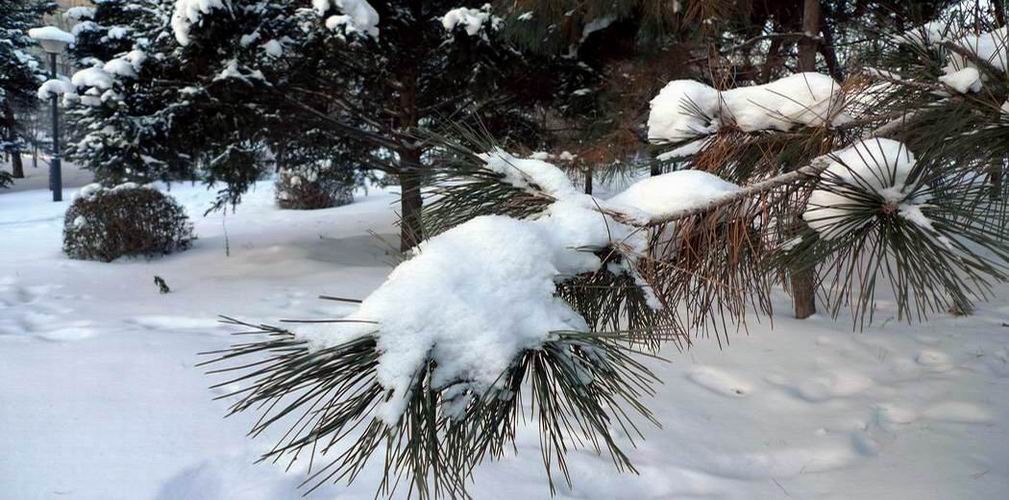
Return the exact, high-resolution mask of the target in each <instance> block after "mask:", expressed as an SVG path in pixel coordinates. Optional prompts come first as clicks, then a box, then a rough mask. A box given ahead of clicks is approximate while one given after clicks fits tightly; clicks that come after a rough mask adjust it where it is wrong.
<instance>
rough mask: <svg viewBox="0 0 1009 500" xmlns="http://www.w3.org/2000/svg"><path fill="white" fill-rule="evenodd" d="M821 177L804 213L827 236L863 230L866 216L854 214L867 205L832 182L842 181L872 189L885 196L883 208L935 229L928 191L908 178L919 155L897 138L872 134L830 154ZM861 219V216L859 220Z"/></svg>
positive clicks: (853, 187) (856, 188) (848, 185)
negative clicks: (918, 190) (921, 191)
mask: <svg viewBox="0 0 1009 500" xmlns="http://www.w3.org/2000/svg"><path fill="white" fill-rule="evenodd" d="M826 161H827V162H828V164H827V168H826V170H824V172H823V173H822V174H821V179H822V180H821V182H824V183H827V185H823V186H821V187H820V188H818V189H816V190H814V191H813V192H812V193H811V194H810V197H809V201H808V202H807V205H806V210H805V212H804V213H803V219H805V221H806V222H807V223H808V224H809V226H810V227H811V228H812V229H813V230H815V231H816V232H817V233H819V234H820V236H821V237H822V238H824V239H828V240H829V239H834V238H838V237H840V236H843V235H845V234H848V233H850V232H852V231H856V230H858V229H859V228H860V227H861V226H862V225H863V224H865V223H866V222H868V221H866V220H862V219H859V218H857V217H855V214H856V213H858V212H860V211H864V209H865V201H864V200H861V199H856V198H854V197H853V196H852V193H851V192H849V191H845V190H839V189H836V188H833V187H832V186H837V185H843V186H845V187H846V188H847V189H850V190H854V191H858V192H872V193H875V194H877V195H879V196H880V197H881V198H882V202H883V204H884V205H885V206H884V207H880V208H882V209H883V211H884V212H886V211H887V210H892V213H895V214H897V215H899V216H901V217H903V218H905V219H907V220H908V221H910V222H913V223H915V224H917V225H918V226H921V227H922V228H923V229H926V230H928V231H929V232H930V233H931V232H932V231H933V227H932V223H931V221H930V220H929V219H928V217H926V216H925V215H924V213H922V211H921V209H922V207H925V206H927V202H928V196H925V195H922V194H919V193H916V192H915V190H916V185H915V184H914V183H912V182H908V177H909V175H910V174H911V171H912V169H914V166H915V158H914V155H913V154H912V153H911V151H909V150H908V149H907V146H905V145H904V144H902V143H900V142H898V141H895V140H892V139H867V140H864V141H860V142H858V143H856V144H855V145H853V146H851V147H849V148H846V149H842V150H840V151H836V152H834V153H831V154H830V155H829V156H828V157H826ZM856 221H858V222H856Z"/></svg>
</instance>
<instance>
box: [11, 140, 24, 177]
mask: <svg viewBox="0 0 1009 500" xmlns="http://www.w3.org/2000/svg"><path fill="white" fill-rule="evenodd" d="M11 177H14V178H15V179H24V178H25V166H24V163H22V162H21V151H20V150H18V149H17V148H15V149H14V151H12V152H11Z"/></svg>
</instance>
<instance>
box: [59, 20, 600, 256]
mask: <svg viewBox="0 0 1009 500" xmlns="http://www.w3.org/2000/svg"><path fill="white" fill-rule="evenodd" d="M458 9H463V10H458ZM467 9H468V10H467ZM464 13H465V14H466V15H462V14H464ZM86 14H87V16H88V20H87V21H85V22H82V23H81V24H80V25H78V26H82V27H81V28H80V30H81V31H80V33H79V36H80V37H81V38H82V40H83V39H84V38H85V37H89V38H90V40H91V41H86V42H85V44H86V45H90V46H92V47H93V48H92V49H80V50H77V51H76V52H75V54H76V56H77V58H78V61H79V62H80V64H81V65H82V66H84V67H85V69H84V70H85V71H89V72H90V73H91V74H90V75H88V77H89V78H88V79H89V80H91V81H93V82H94V83H98V85H90V84H83V85H80V86H79V87H78V92H77V94H79V95H80V100H81V103H82V104H83V105H85V106H88V105H90V106H93V107H94V108H95V109H90V110H88V109H82V108H78V111H79V112H80V113H81V114H82V115H91V116H95V117H98V118H96V120H102V121H105V122H109V123H120V124H121V127H120V126H115V127H107V126H106V127H94V128H91V127H88V126H85V127H80V128H79V130H81V132H82V136H83V138H82V139H81V140H80V141H78V147H77V148H76V149H75V150H74V151H73V154H74V157H75V158H79V159H82V160H84V159H88V161H89V162H93V163H92V164H93V165H94V168H95V169H96V170H98V171H101V172H104V173H107V174H108V175H109V177H110V178H125V179H131V178H138V179H151V178H170V177H177V176H186V177H198V178H202V179H203V180H205V181H207V182H209V183H218V182H220V183H221V184H222V185H223V190H222V191H221V204H224V203H234V202H236V201H237V200H238V199H239V198H240V196H241V193H242V192H244V190H245V189H247V188H248V186H249V185H250V183H251V182H252V181H253V180H254V179H255V178H256V177H257V176H258V175H259V174H260V172H261V171H262V170H263V167H264V166H265V165H264V163H265V162H266V161H267V160H268V159H269V160H273V161H275V162H276V165H277V166H278V168H287V167H292V168H297V167H298V165H297V164H294V163H292V162H296V161H301V159H302V158H303V159H304V161H306V162H315V161H317V160H318V158H319V157H329V158H330V159H332V160H334V161H333V162H332V163H331V164H332V165H334V168H339V169H345V170H369V171H380V172H385V173H388V174H392V175H397V176H399V179H400V180H401V181H402V182H404V183H405V184H406V187H404V192H405V193H407V196H405V197H404V200H405V201H404V208H403V213H405V214H410V213H417V210H419V206H420V204H421V202H420V200H419V189H420V184H421V183H422V180H421V178H422V177H423V173H422V172H423V171H424V170H425V169H427V168H428V167H429V165H427V160H426V158H427V155H426V151H428V150H429V149H430V146H429V145H428V139H426V138H425V137H423V136H424V135H425V134H424V133H422V132H421V130H420V129H421V128H423V129H425V130H439V129H444V128H446V127H447V126H449V124H456V123H460V122H461V123H468V124H470V125H472V126H476V124H477V123H478V122H479V123H482V124H483V125H484V126H488V127H490V128H491V129H493V130H494V133H495V135H496V136H498V137H500V138H501V140H505V141H515V142H520V143H524V144H528V145H529V146H531V147H535V146H538V144H536V141H541V140H542V138H541V136H540V135H539V134H537V133H536V131H537V130H539V129H541V128H542V124H541V123H540V122H538V121H536V120H535V119H534V116H533V111H534V110H535V107H536V105H537V104H538V103H543V102H548V101H550V100H552V99H554V97H555V94H554V92H553V88H552V87H550V85H552V84H550V83H549V82H550V79H548V78H545V77H544V76H543V75H545V74H548V73H549V74H554V75H560V74H564V73H565V72H573V73H584V72H586V70H585V69H583V68H582V67H580V66H578V65H577V64H576V63H575V62H573V61H567V60H565V59H562V58H558V57H553V58H548V57H536V58H531V59H529V58H525V57H522V55H521V54H520V53H518V52H517V51H515V50H514V49H513V48H512V47H510V46H509V45H508V44H506V43H504V42H503V41H502V40H501V38H500V37H499V36H498V34H497V23H496V22H494V21H493V19H494V17H493V15H492V14H491V13H490V10H489V7H484V5H483V4H482V3H478V2H470V3H466V2H463V3H462V4H460V3H458V2H448V1H440V0H439V1H426V2H421V3H419V4H417V3H411V2H402V1H372V2H366V1H363V0H361V1H350V0H316V1H310V0H304V1H298V2H268V1H263V0H231V1H227V2H225V1H217V0H179V1H176V2H156V1H153V0H115V1H105V2H100V3H99V4H98V5H97V7H96V9H95V10H94V11H93V12H87V13H86ZM453 19H458V20H457V21H452V20H453ZM481 19H486V20H487V22H482V21H481V22H480V23H479V25H477V23H476V22H475V21H476V20H481ZM446 20H448V21H446ZM449 21H452V22H449ZM112 33H114V34H116V35H117V36H116V37H111V36H110V34H112ZM105 39H109V40H110V42H109V43H115V44H116V51H115V52H112V53H109V51H108V50H107V48H108V44H106V43H104V42H101V40H105ZM130 54H143V57H142V61H140V62H137V61H136V60H134V58H131V57H130ZM127 63H128V64H127ZM140 65H142V66H143V68H140V69H138V66H140ZM94 68H98V69H97V70H96V69H94ZM134 72H136V73H137V75H134V74H133V73H134ZM100 73H106V74H109V75H110V76H111V77H114V78H113V80H114V81H113V82H112V85H111V86H107V88H104V87H106V85H105V84H106V83H107V81H100V80H98V79H92V78H91V77H92V76H98V75H99V74H100ZM169 103H171V104H169ZM98 104H101V106H96V105H98ZM138 135H139V136H141V137H143V138H144V140H141V141H139V142H140V145H139V147H131V146H130V143H131V142H132V143H136V142H138V141H126V140H124V138H126V137H136V136H138ZM148 137H149V138H150V141H148V140H146V138H148ZM88 145H92V146H88ZM163 146H171V147H163ZM78 151H80V153H78ZM292 151H294V152H305V151H313V154H311V155H308V156H306V155H302V154H288V153H289V152H292ZM114 152H119V153H122V154H121V157H122V158H123V160H124V161H118V162H112V161H109V160H110V159H111V158H112V157H113V156H114V155H115V154H119V153H114ZM183 152H184V153H185V155H183V154H180V153H183ZM98 156H104V157H105V158H104V159H103V160H101V161H96V160H94V158H96V157H98ZM126 169H128V171H127V170H126ZM401 174H402V175H401ZM414 207H418V208H417V209H415V208H414ZM421 230H422V228H421V225H420V223H419V220H417V219H416V217H408V218H407V221H406V223H405V224H404V237H403V239H404V245H405V246H406V247H409V246H411V245H412V244H413V243H415V240H416V236H415V235H419V234H421Z"/></svg>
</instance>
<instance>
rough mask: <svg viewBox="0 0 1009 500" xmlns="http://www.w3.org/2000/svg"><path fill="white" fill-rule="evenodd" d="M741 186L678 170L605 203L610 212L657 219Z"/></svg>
mask: <svg viewBox="0 0 1009 500" xmlns="http://www.w3.org/2000/svg"><path fill="white" fill-rule="evenodd" d="M739 189H740V188H739V186H737V185H735V184H733V183H731V182H728V181H726V180H723V179H722V178H721V177H718V176H717V175H714V174H710V173H708V172H702V171H700V170H679V171H676V172H669V173H666V174H662V175H657V176H654V177H648V178H646V179H642V180H640V181H638V182H635V183H634V184H631V185H630V186H629V187H628V188H627V189H625V190H624V191H622V192H621V193H620V194H618V195H616V196H614V197H612V198H610V199H609V200H607V201H606V204H607V207H608V208H615V209H618V210H627V209H630V210H636V211H638V212H640V213H642V214H643V215H646V216H647V218H649V219H657V218H660V217H663V216H667V215H669V214H672V213H674V212H678V211H681V210H689V209H693V208H698V207H702V206H704V205H706V204H708V203H711V202H712V201H714V200H717V199H719V198H720V197H722V196H725V195H727V194H731V193H735V192H737V191H739Z"/></svg>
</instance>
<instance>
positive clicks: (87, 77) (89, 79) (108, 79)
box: [70, 66, 115, 90]
mask: <svg viewBox="0 0 1009 500" xmlns="http://www.w3.org/2000/svg"><path fill="white" fill-rule="evenodd" d="M70 81H71V82H72V83H73V84H74V85H76V86H78V87H94V88H99V89H102V90H105V89H110V88H112V85H113V83H115V79H114V78H112V75H110V74H109V73H108V72H107V71H105V70H104V69H103V68H101V67H99V66H95V67H92V68H85V69H82V70H80V71H78V72H76V73H74V76H73V77H72V78H71V79H70Z"/></svg>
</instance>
